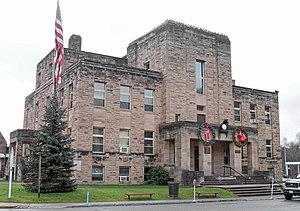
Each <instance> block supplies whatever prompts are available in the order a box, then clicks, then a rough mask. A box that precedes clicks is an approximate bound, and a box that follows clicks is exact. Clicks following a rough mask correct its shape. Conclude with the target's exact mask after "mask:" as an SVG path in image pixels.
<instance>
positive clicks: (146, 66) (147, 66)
mask: <svg viewBox="0 0 300 211" xmlns="http://www.w3.org/2000/svg"><path fill="white" fill-rule="evenodd" d="M144 68H145V70H149V69H150V63H149V62H146V63H145V64H144Z"/></svg>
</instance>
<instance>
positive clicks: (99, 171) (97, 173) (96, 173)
mask: <svg viewBox="0 0 300 211" xmlns="http://www.w3.org/2000/svg"><path fill="white" fill-rule="evenodd" d="M103 174H104V167H100V166H93V167H92V180H93V181H103V178H104V177H103Z"/></svg>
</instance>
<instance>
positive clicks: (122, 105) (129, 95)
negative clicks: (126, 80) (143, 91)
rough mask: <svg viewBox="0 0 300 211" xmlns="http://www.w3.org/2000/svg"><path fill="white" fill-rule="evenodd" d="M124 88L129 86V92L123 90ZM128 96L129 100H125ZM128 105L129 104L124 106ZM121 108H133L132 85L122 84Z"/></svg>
mask: <svg viewBox="0 0 300 211" xmlns="http://www.w3.org/2000/svg"><path fill="white" fill-rule="evenodd" d="M122 88H128V92H123V91H124V90H122ZM122 97H123V98H124V99H126V98H128V99H129V101H125V100H124V99H122ZM124 105H127V106H124ZM120 108H121V109H126V110H130V109H131V87H130V86H123V85H121V86H120Z"/></svg>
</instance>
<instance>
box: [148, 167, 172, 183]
mask: <svg viewBox="0 0 300 211" xmlns="http://www.w3.org/2000/svg"><path fill="white" fill-rule="evenodd" d="M146 176H147V179H148V180H147V184H148V185H167V184H168V180H169V173H168V172H167V170H165V169H164V168H163V167H162V166H155V167H153V168H151V169H150V170H149V172H148V173H147V174H146Z"/></svg>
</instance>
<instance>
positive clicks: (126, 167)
mask: <svg viewBox="0 0 300 211" xmlns="http://www.w3.org/2000/svg"><path fill="white" fill-rule="evenodd" d="M121 169H123V170H125V169H126V172H121ZM127 171H128V172H127ZM121 177H127V180H126V182H129V181H130V166H119V182H121V181H120V180H121V179H120V178H121Z"/></svg>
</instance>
